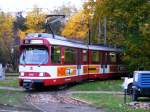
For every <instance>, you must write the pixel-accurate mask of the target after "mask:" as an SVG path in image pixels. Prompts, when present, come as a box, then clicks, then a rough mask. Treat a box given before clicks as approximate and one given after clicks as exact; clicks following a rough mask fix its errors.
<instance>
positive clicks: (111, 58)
mask: <svg viewBox="0 0 150 112" xmlns="http://www.w3.org/2000/svg"><path fill="white" fill-rule="evenodd" d="M109 62H110V63H116V62H117V55H116V54H115V53H114V52H110V53H109Z"/></svg>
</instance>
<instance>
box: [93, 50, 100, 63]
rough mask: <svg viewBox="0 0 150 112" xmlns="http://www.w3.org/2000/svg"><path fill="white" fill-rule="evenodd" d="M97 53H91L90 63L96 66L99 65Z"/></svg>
mask: <svg viewBox="0 0 150 112" xmlns="http://www.w3.org/2000/svg"><path fill="white" fill-rule="evenodd" d="M99 56H100V55H99V51H92V63H93V64H98V63H100V57H99Z"/></svg>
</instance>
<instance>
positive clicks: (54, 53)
mask: <svg viewBox="0 0 150 112" xmlns="http://www.w3.org/2000/svg"><path fill="white" fill-rule="evenodd" d="M60 57H61V49H60V47H59V46H52V47H51V62H52V63H53V64H60V63H61V58H60Z"/></svg>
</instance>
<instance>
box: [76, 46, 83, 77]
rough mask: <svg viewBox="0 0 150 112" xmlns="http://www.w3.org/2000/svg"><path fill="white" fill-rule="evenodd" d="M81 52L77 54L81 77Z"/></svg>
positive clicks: (78, 73)
mask: <svg viewBox="0 0 150 112" xmlns="http://www.w3.org/2000/svg"><path fill="white" fill-rule="evenodd" d="M81 56H82V55H81V50H80V49H78V53H77V75H78V76H79V75H80V74H81Z"/></svg>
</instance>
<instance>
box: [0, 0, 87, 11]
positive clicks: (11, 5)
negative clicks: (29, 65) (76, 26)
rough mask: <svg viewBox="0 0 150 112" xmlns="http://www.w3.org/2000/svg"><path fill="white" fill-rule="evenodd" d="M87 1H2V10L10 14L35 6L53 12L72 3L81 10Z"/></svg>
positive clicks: (0, 5)
mask: <svg viewBox="0 0 150 112" xmlns="http://www.w3.org/2000/svg"><path fill="white" fill-rule="evenodd" d="M85 1H87V0H0V9H2V10H4V11H9V12H16V11H25V10H28V9H31V8H33V6H34V5H36V6H38V7H39V8H45V9H47V8H48V9H49V10H53V9H54V8H56V7H59V6H61V5H63V4H67V3H68V2H70V3H71V4H72V5H75V6H76V8H78V9H81V8H82V4H83V2H85Z"/></svg>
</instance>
